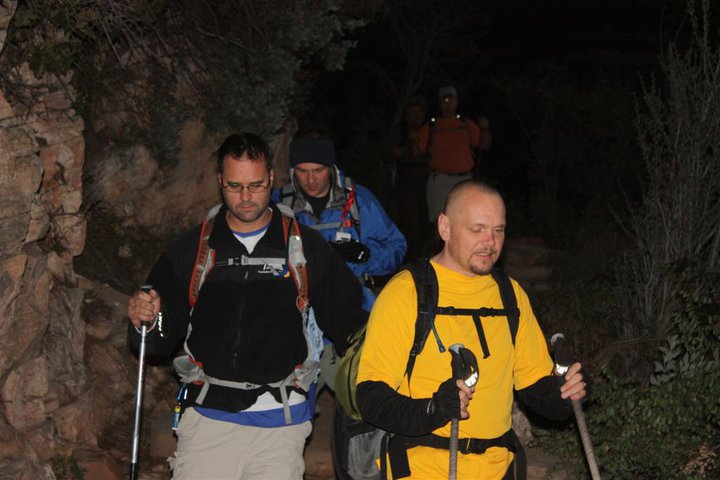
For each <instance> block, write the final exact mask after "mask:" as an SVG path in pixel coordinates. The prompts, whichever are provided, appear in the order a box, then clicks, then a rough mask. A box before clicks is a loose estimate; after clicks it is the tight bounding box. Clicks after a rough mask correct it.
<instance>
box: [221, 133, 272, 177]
mask: <svg viewBox="0 0 720 480" xmlns="http://www.w3.org/2000/svg"><path fill="white" fill-rule="evenodd" d="M217 154H218V155H217V166H218V172H222V169H223V161H224V160H225V158H226V157H235V158H240V157H242V156H246V157H248V158H249V159H250V160H257V161H264V162H265V166H266V168H267V170H268V172H269V171H270V170H272V161H271V159H270V146H269V145H268V144H267V142H266V141H265V140H263V139H262V137H260V136H259V135H255V134H254V133H235V134H233V135H230V136H229V137H227V138H226V139H225V141H224V142H223V143H222V145H220V148H218V151H217Z"/></svg>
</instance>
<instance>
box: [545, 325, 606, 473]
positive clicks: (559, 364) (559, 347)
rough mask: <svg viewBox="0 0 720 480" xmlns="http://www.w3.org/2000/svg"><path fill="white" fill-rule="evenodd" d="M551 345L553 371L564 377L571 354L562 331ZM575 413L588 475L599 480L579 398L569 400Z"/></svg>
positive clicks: (552, 339)
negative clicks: (553, 361) (553, 359)
mask: <svg viewBox="0 0 720 480" xmlns="http://www.w3.org/2000/svg"><path fill="white" fill-rule="evenodd" d="M550 343H551V345H552V346H553V347H554V348H555V373H556V375H559V376H561V377H562V378H563V380H564V379H565V374H566V373H567V371H568V369H569V368H570V366H571V365H572V364H573V354H572V352H571V351H570V348H569V347H568V343H567V339H566V338H565V335H564V334H562V333H556V334H555V335H553V336H552V338H551V339H550ZM570 402H571V404H572V408H573V413H574V414H575V420H576V422H577V426H578V431H579V432H580V439H581V440H582V444H583V449H584V450H585V458H586V459H587V462H588V467H589V468H590V476H591V477H592V480H600V470H599V469H598V464H597V459H596V458H595V452H594V450H593V446H592V441H591V440H590V433H589V431H588V427H587V421H586V420H585V412H583V409H582V405H581V404H580V401H579V400H570Z"/></svg>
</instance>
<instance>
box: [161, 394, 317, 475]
mask: <svg viewBox="0 0 720 480" xmlns="http://www.w3.org/2000/svg"><path fill="white" fill-rule="evenodd" d="M311 431H312V425H311V423H310V422H304V423H301V424H300V425H289V426H286V427H279V428H259V427H248V426H245V425H238V424H235V423H228V422H221V421H218V420H212V419H210V418H207V417H204V416H202V415H201V414H200V413H198V412H197V411H196V410H195V409H194V408H188V409H187V410H186V411H185V413H183V417H182V419H181V420H180V424H179V425H178V430H177V436H178V443H177V451H176V452H175V457H174V458H173V457H171V458H169V459H168V463H169V464H170V468H171V469H172V470H173V477H172V478H173V479H174V480H191V479H192V480H196V479H202V480H220V479H222V480H230V479H233V480H241V479H242V480H245V479H258V480H260V479H262V480H267V479H277V480H285V479H288V480H302V478H303V474H304V473H305V461H304V459H303V448H304V447H305V440H306V439H307V437H308V436H309V435H310V432H311Z"/></svg>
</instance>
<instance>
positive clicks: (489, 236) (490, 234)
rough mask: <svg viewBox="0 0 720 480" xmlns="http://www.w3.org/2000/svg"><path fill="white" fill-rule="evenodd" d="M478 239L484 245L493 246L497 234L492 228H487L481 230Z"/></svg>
mask: <svg viewBox="0 0 720 480" xmlns="http://www.w3.org/2000/svg"><path fill="white" fill-rule="evenodd" d="M480 241H481V242H482V243H483V244H484V245H490V246H495V243H496V242H497V234H496V233H495V232H494V231H493V230H487V231H485V232H483V234H482V236H481V237H480Z"/></svg>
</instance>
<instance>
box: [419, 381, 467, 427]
mask: <svg viewBox="0 0 720 480" xmlns="http://www.w3.org/2000/svg"><path fill="white" fill-rule="evenodd" d="M427 413H429V414H430V415H431V416H433V417H435V418H436V419H441V420H443V421H444V422H445V423H447V422H448V421H449V420H453V419H457V420H460V389H459V388H458V386H457V381H456V380H455V379H453V378H449V379H447V380H445V381H444V382H443V383H441V384H440V386H439V387H438V389H437V392H435V393H434V394H433V396H432V400H430V403H429V404H428V412H427Z"/></svg>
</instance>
